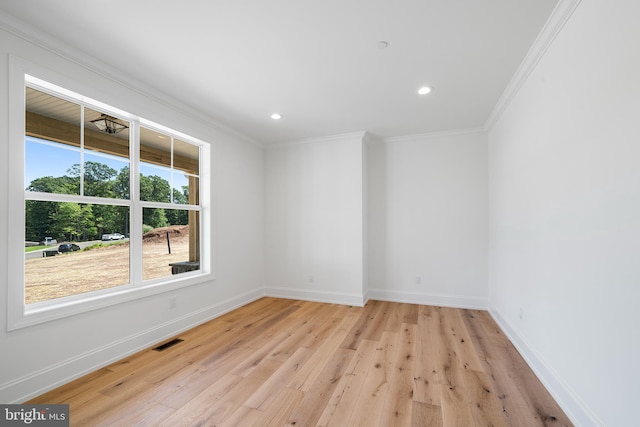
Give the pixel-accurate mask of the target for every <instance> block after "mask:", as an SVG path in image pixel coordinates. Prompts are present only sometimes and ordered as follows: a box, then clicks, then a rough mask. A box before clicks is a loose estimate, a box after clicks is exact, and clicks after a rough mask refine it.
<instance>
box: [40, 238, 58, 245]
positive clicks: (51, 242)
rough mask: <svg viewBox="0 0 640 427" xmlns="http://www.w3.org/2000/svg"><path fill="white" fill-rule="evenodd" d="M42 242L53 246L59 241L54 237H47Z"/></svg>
mask: <svg viewBox="0 0 640 427" xmlns="http://www.w3.org/2000/svg"><path fill="white" fill-rule="evenodd" d="M42 244H43V245H44V246H53V245H56V244H58V241H57V240H56V239H54V238H53V237H45V238H44V240H43V241H42Z"/></svg>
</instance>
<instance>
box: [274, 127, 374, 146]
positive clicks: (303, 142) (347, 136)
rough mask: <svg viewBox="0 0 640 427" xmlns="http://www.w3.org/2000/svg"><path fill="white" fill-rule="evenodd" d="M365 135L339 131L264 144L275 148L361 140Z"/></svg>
mask: <svg viewBox="0 0 640 427" xmlns="http://www.w3.org/2000/svg"><path fill="white" fill-rule="evenodd" d="M366 135H367V132H366V131H359V132H349V133H341V134H337V135H328V136H321V137H316V138H305V139H299V140H294V141H287V142H280V143H276V144H269V145H267V146H266V148H267V149H277V148H284V147H292V146H295V145H306V144H319V143H324V142H334V141H343V140H353V139H360V140H363V139H364V138H365V137H366Z"/></svg>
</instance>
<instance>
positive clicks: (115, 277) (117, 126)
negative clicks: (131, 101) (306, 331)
mask: <svg viewBox="0 0 640 427" xmlns="http://www.w3.org/2000/svg"><path fill="white" fill-rule="evenodd" d="M23 88H24V98H23V100H24V103H23V108H24V128H23V136H22V140H23V151H22V159H23V168H22V170H23V172H24V174H23V175H24V176H23V181H22V183H23V185H22V188H23V190H24V191H23V194H24V203H23V206H24V210H23V212H22V213H23V216H22V218H23V219H24V221H23V229H24V242H23V243H24V244H20V245H13V244H12V245H10V248H11V249H10V250H12V251H21V253H23V257H24V263H23V269H22V273H23V274H22V276H23V278H24V280H23V283H21V284H19V286H21V288H20V289H19V290H18V291H16V289H15V288H14V292H12V295H13V300H12V298H10V304H15V303H16V302H17V301H16V300H17V299H20V303H21V304H22V306H23V309H22V310H13V312H14V313H19V314H20V315H19V316H18V317H21V318H23V320H24V317H25V316H27V317H28V316H29V315H30V314H34V315H37V314H38V313H42V312H47V311H55V310H59V311H60V313H63V314H64V311H65V309H66V308H68V307H70V306H75V307H77V306H81V305H82V304H84V303H88V305H89V306H90V305H92V304H93V305H95V302H96V301H98V300H108V299H109V298H110V297H111V298H112V297H113V296H119V298H120V300H122V295H126V294H133V293H135V292H136V291H138V294H140V292H139V291H140V290H147V292H146V293H144V294H145V295H146V294H149V291H148V290H149V289H156V290H157V289H159V288H162V287H165V288H167V287H168V288H171V287H172V286H173V287H176V285H181V286H183V285H187V284H190V283H195V282H196V281H197V280H196V281H194V280H193V279H194V278H195V279H197V278H198V277H202V276H203V275H205V274H207V273H208V271H207V270H208V268H207V265H206V262H201V260H203V259H206V257H203V256H202V255H203V253H202V252H203V245H202V242H203V229H202V227H201V222H202V221H201V220H202V219H203V218H206V217H207V216H208V212H207V209H205V208H204V207H203V206H202V204H201V200H202V197H201V196H202V193H203V192H204V191H208V189H207V188H206V185H204V182H203V181H201V179H200V178H201V169H202V168H203V165H206V163H207V156H206V155H204V153H205V152H206V150H207V145H206V144H204V143H202V142H200V141H198V140H196V139H193V138H190V137H189V136H187V135H184V134H182V133H180V132H176V131H173V130H171V129H168V128H166V127H164V126H161V125H158V124H156V123H152V122H149V121H146V120H144V119H140V118H138V117H135V116H133V115H131V114H128V113H126V112H123V111H120V110H117V109H115V108H111V107H109V106H106V105H103V104H101V103H99V102H96V101H92V100H89V99H87V98H85V97H82V96H80V95H77V94H75V93H72V92H69V91H68V90H65V89H62V88H59V87H57V86H54V85H52V84H49V83H47V82H45V81H42V80H40V79H37V78H35V77H31V76H29V75H25V78H24V86H23ZM13 134H14V135H15V134H16V133H15V132H14V133H13ZM205 199H206V198H205ZM16 243H17V242H16ZM22 251H24V252H22ZM200 281H201V280H200ZM164 290H166V289H164ZM10 311H11V310H10ZM35 317H37V316H35ZM14 320H15V319H14ZM10 323H11V322H10ZM17 323H20V322H19V321H18V322H17ZM23 323H24V322H23ZM26 323H29V322H26Z"/></svg>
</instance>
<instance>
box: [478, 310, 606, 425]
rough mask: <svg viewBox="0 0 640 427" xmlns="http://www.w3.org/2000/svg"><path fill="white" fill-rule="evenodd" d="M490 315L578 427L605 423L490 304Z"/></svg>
mask: <svg viewBox="0 0 640 427" xmlns="http://www.w3.org/2000/svg"><path fill="white" fill-rule="evenodd" d="M489 313H490V314H491V317H493V319H494V320H495V321H496V323H497V324H498V326H500V328H501V329H502V331H503V332H504V333H505V335H506V336H507V337H508V338H509V340H510V341H511V343H513V345H514V346H515V347H516V349H517V350H518V352H519V353H520V355H521V356H522V358H523V359H524V360H525V362H527V365H529V367H530V368H531V369H532V370H533V372H534V373H535V374H536V376H537V377H538V379H539V380H540V382H542V384H543V385H544V387H545V388H546V389H547V391H548V392H549V393H550V394H551V396H553V398H554V399H555V401H556V402H558V405H560V407H561V408H562V410H563V411H564V412H565V414H567V416H568V417H569V418H570V419H571V421H572V422H573V423H574V424H575V425H576V426H583V427H592V426H593V427H601V426H604V423H603V422H602V421H600V420H599V419H598V417H597V416H596V415H595V414H594V413H593V412H591V410H589V408H588V407H587V405H586V404H585V403H584V402H583V401H582V400H581V399H580V398H579V397H578V396H577V395H576V393H575V392H574V391H573V390H572V389H571V387H569V385H568V384H567V383H566V382H565V381H564V380H563V379H562V378H560V376H559V375H558V373H557V372H556V371H555V370H554V369H553V368H552V367H551V366H550V365H549V364H548V363H547V362H545V361H544V359H543V358H542V357H541V356H540V355H539V354H538V352H537V351H536V350H535V349H534V348H533V347H532V346H531V345H529V343H528V342H527V340H526V339H525V338H524V337H522V336H521V335H520V334H519V333H518V332H517V331H516V329H514V328H512V327H511V325H510V324H509V323H508V322H507V321H506V320H505V318H504V317H503V316H502V314H500V312H499V311H498V310H497V309H496V308H495V307H494V306H493V305H491V304H489Z"/></svg>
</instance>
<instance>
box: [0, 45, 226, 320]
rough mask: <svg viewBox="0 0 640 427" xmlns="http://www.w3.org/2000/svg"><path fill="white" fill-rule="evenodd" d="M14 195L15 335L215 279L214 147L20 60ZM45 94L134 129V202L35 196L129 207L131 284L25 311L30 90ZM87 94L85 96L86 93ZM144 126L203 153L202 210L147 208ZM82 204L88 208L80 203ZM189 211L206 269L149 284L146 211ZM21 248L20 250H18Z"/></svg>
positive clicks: (12, 107) (11, 293) (14, 93)
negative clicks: (196, 216) (141, 181)
mask: <svg viewBox="0 0 640 427" xmlns="http://www.w3.org/2000/svg"><path fill="white" fill-rule="evenodd" d="M9 74H10V75H9V86H10V87H9V191H8V200H7V202H8V203H7V207H8V211H9V212H8V214H9V215H8V217H9V224H10V226H9V227H8V228H9V233H8V239H7V242H6V243H7V254H8V259H9V263H8V265H9V266H11V268H10V269H9V271H8V272H7V276H8V285H9V286H8V295H7V316H8V318H7V329H8V330H15V329H19V328H23V327H27V326H31V325H35V324H39V323H44V322H48V321H52V320H55V319H60V318H64V317H68V316H72V315H76V314H79V313H84V312H88V311H92V310H97V309H100V308H104V307H108V306H112V305H115V304H121V303H124V302H127V301H132V300H135V299H139V298H144V297H149V296H152V295H156V294H160V293H164V292H170V291H174V290H176V289H180V288H183V287H186V286H192V285H196V284H201V283H204V282H210V281H212V280H213V279H214V277H213V274H212V259H213V254H212V242H211V240H212V238H211V236H212V232H211V230H210V224H211V215H212V209H211V199H212V196H211V192H212V186H211V184H210V183H211V178H210V175H209V173H210V172H209V171H210V170H211V150H212V147H211V144H209V143H207V142H205V141H202V140H199V139H197V138H193V137H191V136H189V135H186V134H184V133H182V132H179V131H176V130H173V129H170V128H168V127H166V126H163V125H161V124H158V123H154V122H152V121H150V120H146V119H143V118H141V117H138V116H136V115H133V114H130V113H127V112H125V111H122V110H119V109H117V108H114V107H111V106H109V105H106V104H104V103H102V102H99V101H96V100H93V99H91V98H88V97H85V96H82V95H79V94H78V92H74V91H73V90H71V89H68V88H69V87H73V82H72V81H69V80H68V79H65V78H64V77H61V76H59V75H56V74H55V73H54V72H51V71H50V70H47V69H44V68H42V67H39V66H36V65H34V64H32V63H29V62H27V61H24V60H22V59H20V58H17V57H13V56H12V57H10V73H9ZM27 85H28V86H30V87H34V88H36V89H38V90H44V91H45V92H48V93H50V94H53V95H54V96H58V97H61V98H66V99H69V100H71V101H72V102H74V103H78V104H81V105H84V106H86V107H89V108H96V109H99V110H100V111H105V112H106V113H108V114H113V115H114V116H116V117H120V118H122V119H126V120H128V121H129V122H130V123H131V136H130V148H129V162H130V200H126V201H124V200H120V199H104V198H92V197H88V196H73V195H62V194H40V193H32V192H28V195H29V198H30V199H33V198H37V199H41V198H42V199H43V200H48V199H49V198H53V199H56V200H62V201H66V200H67V199H68V201H74V202H80V203H91V202H92V199H93V201H94V202H99V203H102V204H105V203H106V204H112V205H121V206H122V205H124V206H129V209H130V213H129V215H130V220H131V238H130V242H131V244H130V254H129V257H130V258H129V259H130V267H129V269H130V283H129V284H126V285H120V286H115V287H113V288H108V289H103V290H99V291H93V292H87V293H83V294H77V295H71V296H67V297H63V298H57V299H52V300H48V301H43V302H38V303H33V304H25V287H24V286H25V283H24V277H25V275H24V272H25V262H24V260H25V258H24V247H23V246H24V225H25V196H26V193H27V192H26V190H25V188H26V186H27V184H28V183H25V182H24V176H25V173H24V172H25V154H24V153H25V120H26V119H25V109H26V108H25V107H26V101H25V87H26V86H27ZM80 90H82V89H80ZM140 126H144V127H145V128H150V129H154V130H157V131H160V132H162V133H165V134H167V135H169V136H171V137H173V138H178V139H180V140H182V141H185V142H188V143H192V144H194V145H197V146H199V148H200V159H199V165H200V174H199V190H200V195H199V198H200V200H199V201H200V203H199V205H198V207H194V206H192V205H182V204H173V203H158V202H144V201H140V200H139V193H140V190H139V186H138V185H134V183H136V184H137V183H138V178H137V177H138V176H139V165H140V162H139V158H138V156H139V152H138V148H139V134H140ZM80 199H81V200H80ZM145 207H147V208H149V207H150V208H164V209H179V210H182V209H186V210H197V211H199V212H200V221H199V223H200V230H199V231H200V269H199V270H196V271H192V272H188V273H181V274H179V275H175V276H173V275H170V276H166V277H162V278H158V279H153V280H146V281H144V280H142V277H143V271H142V209H143V208H145ZM18 243H19V244H18Z"/></svg>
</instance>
